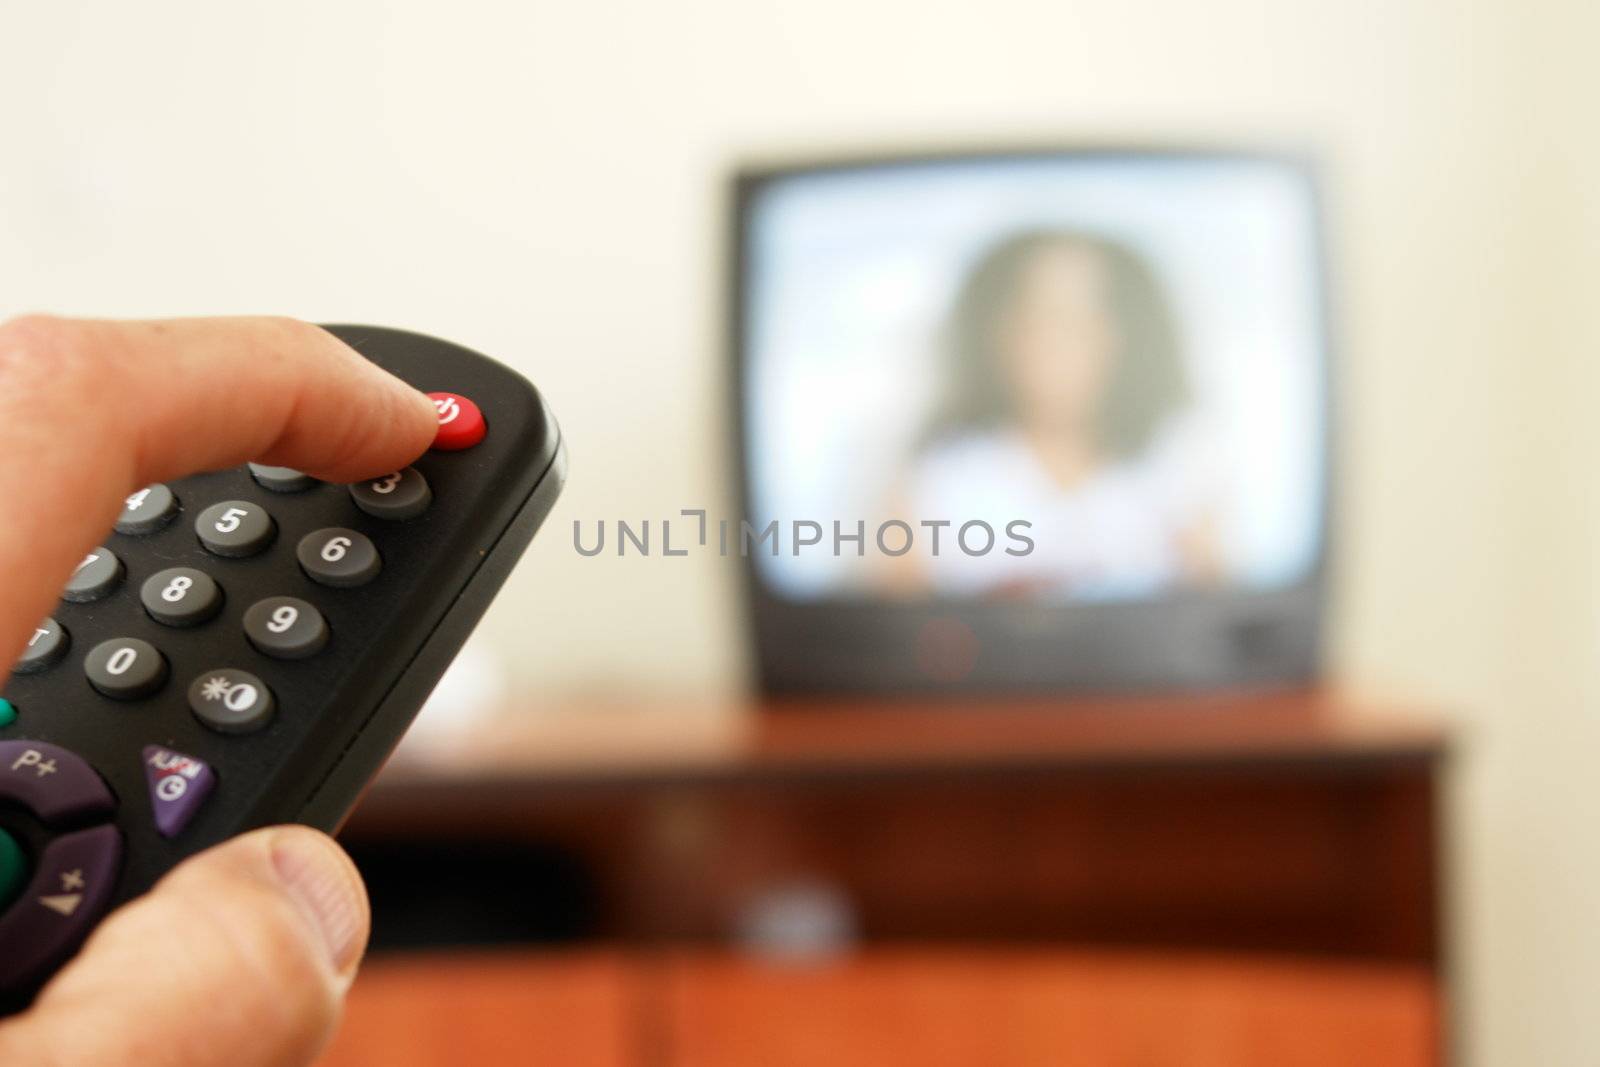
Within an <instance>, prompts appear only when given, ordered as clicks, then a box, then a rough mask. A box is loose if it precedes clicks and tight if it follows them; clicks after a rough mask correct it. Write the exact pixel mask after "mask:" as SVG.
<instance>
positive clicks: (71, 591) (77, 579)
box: [61, 547, 122, 604]
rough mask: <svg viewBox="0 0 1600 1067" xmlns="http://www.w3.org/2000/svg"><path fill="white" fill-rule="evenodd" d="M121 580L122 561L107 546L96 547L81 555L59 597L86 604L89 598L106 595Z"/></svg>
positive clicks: (96, 598) (98, 597)
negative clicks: (85, 554)
mask: <svg viewBox="0 0 1600 1067" xmlns="http://www.w3.org/2000/svg"><path fill="white" fill-rule="evenodd" d="M121 581H122V561H121V560H120V559H118V558H117V554H116V553H115V552H113V551H111V550H110V549H109V548H104V547H102V548H97V549H95V550H94V551H93V552H91V553H89V554H88V555H87V556H84V557H83V562H82V563H80V564H78V569H77V570H75V571H73V572H72V577H71V578H69V579H67V587H66V588H65V589H63V590H62V591H61V599H62V600H70V601H72V602H73V603H74V604H86V603H88V602H89V601H91V600H99V599H100V598H101V597H104V596H107V595H108V594H110V592H111V590H113V589H115V588H116V587H117V583H119V582H121Z"/></svg>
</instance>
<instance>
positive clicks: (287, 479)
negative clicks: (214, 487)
mask: <svg viewBox="0 0 1600 1067" xmlns="http://www.w3.org/2000/svg"><path fill="white" fill-rule="evenodd" d="M246 466H248V467H249V468H250V477H252V478H254V479H255V480H256V484H257V485H259V486H260V487H261V488H263V489H271V490H272V491H273V492H274V493H298V492H300V491H301V490H304V489H310V488H311V487H312V486H313V485H316V484H317V480H316V479H315V478H313V477H311V475H309V474H305V473H303V472H301V471H297V470H295V469H294V468H293V467H268V466H265V465H264V464H260V463H249V464H246Z"/></svg>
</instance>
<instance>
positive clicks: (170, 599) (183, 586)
mask: <svg viewBox="0 0 1600 1067" xmlns="http://www.w3.org/2000/svg"><path fill="white" fill-rule="evenodd" d="M193 584H194V579H193V578H191V577H189V576H188V575H187V574H180V575H178V576H177V577H176V578H174V579H172V581H170V582H168V583H167V587H166V588H165V589H163V590H161V599H162V600H165V601H166V602H167V603H169V604H176V603H177V602H178V601H180V600H182V599H183V598H184V597H185V596H186V595H187V594H188V592H189V587H190V586H191V585H193Z"/></svg>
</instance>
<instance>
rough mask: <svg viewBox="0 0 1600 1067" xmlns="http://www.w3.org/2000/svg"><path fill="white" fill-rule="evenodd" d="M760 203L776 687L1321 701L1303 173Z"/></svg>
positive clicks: (841, 167) (1171, 165)
mask: <svg viewBox="0 0 1600 1067" xmlns="http://www.w3.org/2000/svg"><path fill="white" fill-rule="evenodd" d="M739 187H740V196H739V197H738V220H737V231H738V235H739V239H738V255H737V275H736V278H735V288H736V315H735V318H736V327H737V329H736V334H735V338H734V340H735V349H736V353H735V354H736V358H737V361H738V370H739V373H738V376H737V377H738V381H739V396H738V398H737V401H738V407H739V410H740V426H741V433H742V441H741V446H742V453H743V458H744V476H745V485H744V501H745V513H746V514H745V524H744V531H743V532H744V537H743V539H742V543H741V550H742V552H743V554H744V555H746V556H748V558H749V560H750V567H751V568H752V579H753V582H754V587H755V592H756V598H755V599H756V613H757V620H756V621H757V635H758V644H759V645H760V646H761V647H760V649H759V651H760V658H761V662H762V666H763V675H764V677H765V678H767V680H768V682H769V683H770V684H772V685H774V686H775V687H777V688H796V687H799V688H809V687H825V688H833V687H839V686H843V687H846V688H881V687H902V688H903V687H913V688H921V687H925V686H927V685H961V686H965V687H971V686H973V685H978V686H999V687H1016V686H1025V687H1048V688H1059V687H1068V688H1071V687H1120V686H1125V685H1141V684H1142V685H1150V686H1162V685H1169V684H1217V683H1227V682H1232V681H1254V680H1266V679H1290V678H1303V677H1305V676H1307V675H1309V673H1310V672H1311V671H1312V670H1313V669H1314V660H1315V631H1316V622H1317V616H1318V614H1319V612H1320V598H1319V596H1318V595H1317V593H1318V591H1319V588H1320V587H1319V583H1318V581H1317V579H1318V576H1319V573H1320V570H1321V564H1322V559H1323V555H1324V544H1323V531H1324V529H1325V526H1326V517H1325V515H1324V511H1325V507H1326V499H1327V495H1328V494H1327V485H1326V481H1327V470H1328V465H1329V464H1328V455H1327V450H1328V427H1327V420H1328V395H1327V389H1328V386H1327V368H1326V365H1325V341H1324V324H1323V272H1322V263H1321V253H1320V249H1319V223H1318V211H1317V204H1316V198H1315V195H1314V189H1313V182H1312V177H1311V174H1310V172H1309V170H1308V169H1307V168H1306V167H1305V166H1304V165H1302V164H1301V163H1299V162H1297V161H1294V160H1291V159H1287V158H1280V157H1274V156H1264V155H1253V154H1245V153H1238V154H1230V153H1216V152H1211V153H1186V152H1162V151H1149V152H1088V151H1062V152H1036V153H1028V154H1022V155H965V156H944V157H922V158H914V159H912V158H907V159H894V160H882V161H876V162H866V163H861V162H857V163H843V164H836V165H826V164H819V165H809V166H799V167H789V168H777V169H771V170H766V171H761V172H755V173H749V174H746V175H745V176H744V177H743V179H742V180H741V182H740V186H739ZM763 535H765V536H764V537H763ZM1096 620H1098V623H1097V622H1096ZM1091 628H1093V629H1094V630H1096V631H1097V632H1095V633H1092V634H1091V633H1090V632H1089V630H1090V629H1091ZM840 640H843V641H845V642H847V643H848V645H849V646H850V647H847V648H844V649H838V648H835V647H832V646H833V645H835V644H837V643H838V642H839V641H840ZM774 641H776V642H780V643H782V644H783V645H784V646H786V647H768V646H770V645H771V644H772V642H774ZM808 663H809V666H808V665H807V664H808Z"/></svg>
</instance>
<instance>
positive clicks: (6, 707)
mask: <svg viewBox="0 0 1600 1067" xmlns="http://www.w3.org/2000/svg"><path fill="white" fill-rule="evenodd" d="M16 721H17V709H16V708H14V707H12V706H11V701H9V700H7V699H6V698H5V697H0V726H10V725H11V724H12V723H14V722H16Z"/></svg>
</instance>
